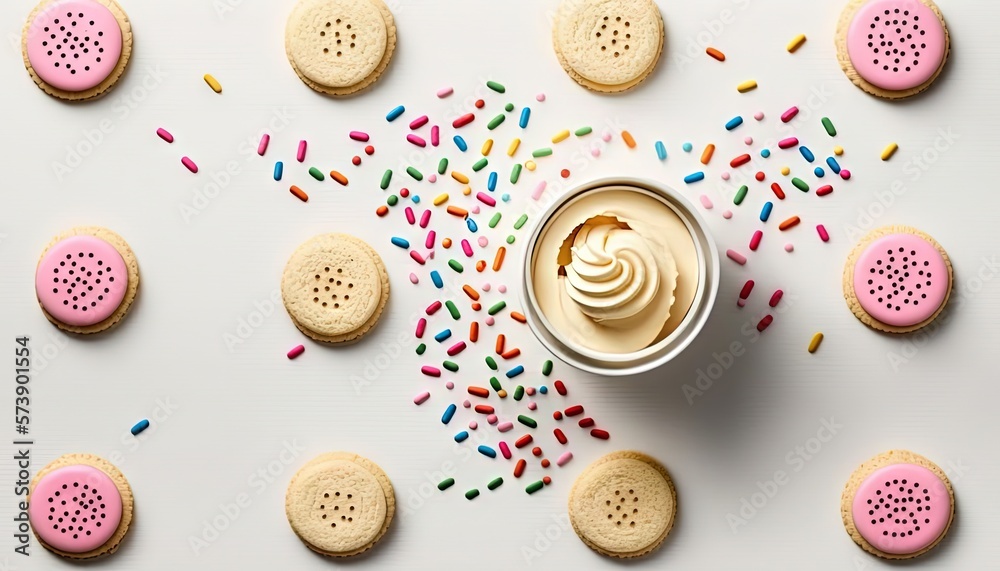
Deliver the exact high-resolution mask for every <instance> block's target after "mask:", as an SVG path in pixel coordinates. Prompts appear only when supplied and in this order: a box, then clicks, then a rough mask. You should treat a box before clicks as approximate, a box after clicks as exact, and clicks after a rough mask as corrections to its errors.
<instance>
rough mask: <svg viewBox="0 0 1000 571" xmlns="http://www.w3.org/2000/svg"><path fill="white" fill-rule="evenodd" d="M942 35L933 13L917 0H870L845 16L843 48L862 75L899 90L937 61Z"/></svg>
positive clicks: (922, 78) (921, 78) (926, 74)
mask: <svg viewBox="0 0 1000 571" xmlns="http://www.w3.org/2000/svg"><path fill="white" fill-rule="evenodd" d="M945 37H946V36H945V30H944V26H942V25H941V20H939V19H938V17H937V14H935V13H934V11H933V10H931V9H930V8H928V7H927V6H926V5H924V4H923V3H922V2H920V1H919V0H872V1H870V2H868V3H867V4H865V5H864V6H862V7H861V8H860V9H859V10H858V12H857V13H856V14H855V15H854V19H853V20H852V21H851V25H850V28H849V29H848V31H847V53H848V55H849V56H850V58H851V64H852V65H854V69H856V70H857V71H858V73H859V74H860V75H861V77H863V78H864V79H865V80H866V81H868V82H869V83H871V84H872V85H875V86H877V87H881V88H882V89H887V90H890V91H904V90H907V89H911V88H914V87H917V86H919V85H921V84H923V83H924V82H926V81H927V80H928V79H930V78H931V77H932V76H933V75H934V73H935V72H936V71H937V70H938V68H940V67H941V62H942V61H943V60H944V56H945Z"/></svg>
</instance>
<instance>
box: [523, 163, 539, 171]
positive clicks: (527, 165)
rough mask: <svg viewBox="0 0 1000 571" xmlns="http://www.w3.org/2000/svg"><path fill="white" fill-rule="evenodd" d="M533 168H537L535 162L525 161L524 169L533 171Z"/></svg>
mask: <svg viewBox="0 0 1000 571" xmlns="http://www.w3.org/2000/svg"><path fill="white" fill-rule="evenodd" d="M535 166H537V165H535V161H525V163H524V168H526V169H528V170H529V171H534V170H535Z"/></svg>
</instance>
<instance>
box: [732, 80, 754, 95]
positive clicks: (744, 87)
mask: <svg viewBox="0 0 1000 571" xmlns="http://www.w3.org/2000/svg"><path fill="white" fill-rule="evenodd" d="M754 89H757V82H756V81H754V80H752V79H751V80H749V81H744V82H743V83H741V84H739V85H737V86H736V91H739V92H740V93H746V92H747V91H751V90H754Z"/></svg>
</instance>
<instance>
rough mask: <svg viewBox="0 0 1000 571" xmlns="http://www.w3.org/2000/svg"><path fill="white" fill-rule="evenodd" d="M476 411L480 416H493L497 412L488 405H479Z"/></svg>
mask: <svg viewBox="0 0 1000 571" xmlns="http://www.w3.org/2000/svg"><path fill="white" fill-rule="evenodd" d="M475 410H476V412H478V413H479V414H493V413H494V412H496V411H494V410H493V407H492V406H490V405H488V404H477V405H476V409H475Z"/></svg>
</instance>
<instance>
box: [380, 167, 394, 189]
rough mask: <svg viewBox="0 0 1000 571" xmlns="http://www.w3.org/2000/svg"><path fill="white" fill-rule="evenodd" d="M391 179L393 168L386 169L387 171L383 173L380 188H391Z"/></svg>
mask: <svg viewBox="0 0 1000 571" xmlns="http://www.w3.org/2000/svg"><path fill="white" fill-rule="evenodd" d="M391 180H392V169H385V172H384V173H382V184H380V185H379V188H381V189H382V190H385V189H387V188H389V182H390V181H391Z"/></svg>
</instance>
